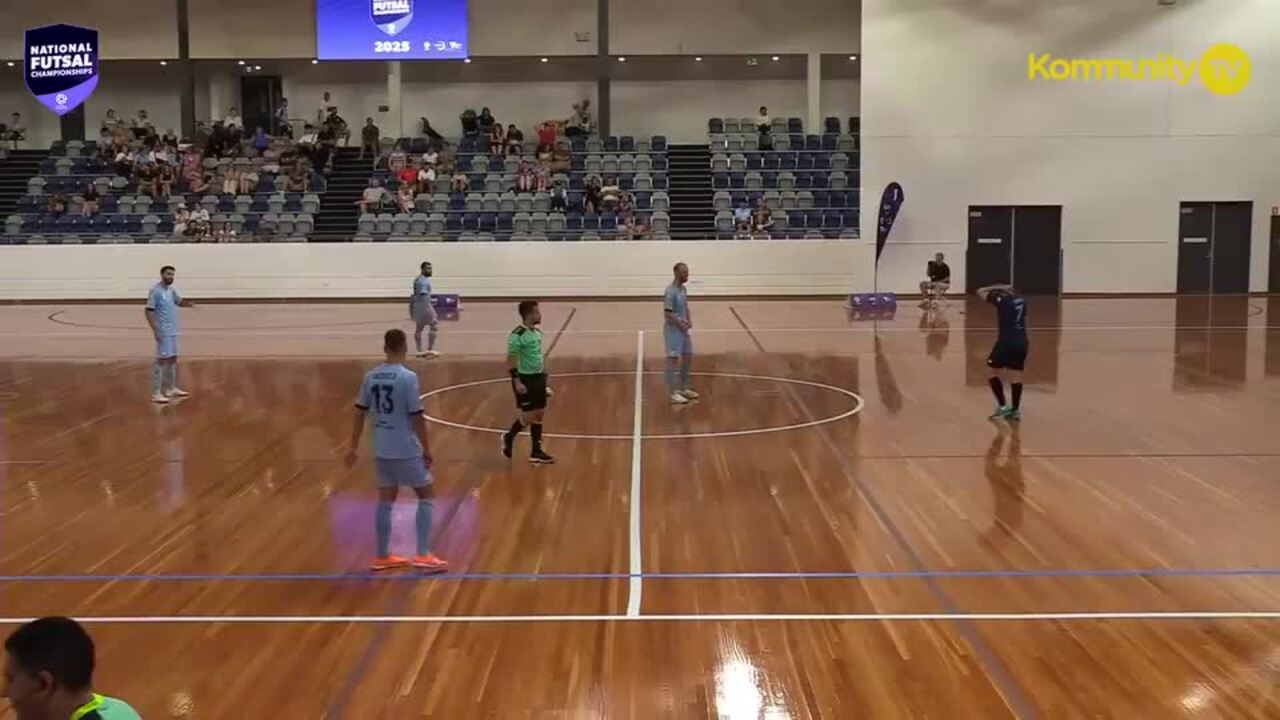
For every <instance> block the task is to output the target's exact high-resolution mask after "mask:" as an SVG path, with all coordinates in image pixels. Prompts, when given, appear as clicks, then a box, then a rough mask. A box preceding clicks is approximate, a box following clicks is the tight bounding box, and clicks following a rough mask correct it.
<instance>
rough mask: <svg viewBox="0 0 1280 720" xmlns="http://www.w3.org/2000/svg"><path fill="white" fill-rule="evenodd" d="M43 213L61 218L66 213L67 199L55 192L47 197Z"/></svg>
mask: <svg viewBox="0 0 1280 720" xmlns="http://www.w3.org/2000/svg"><path fill="white" fill-rule="evenodd" d="M44 209H45V212H47V213H48V214H50V215H52V216H54V217H62V215H63V213H65V212H66V211H67V199H66V198H65V197H63V196H62V193H61V192H57V191H55V192H54V193H53V194H52V195H50V196H49V202H48V203H47V204H46V205H45V208H44Z"/></svg>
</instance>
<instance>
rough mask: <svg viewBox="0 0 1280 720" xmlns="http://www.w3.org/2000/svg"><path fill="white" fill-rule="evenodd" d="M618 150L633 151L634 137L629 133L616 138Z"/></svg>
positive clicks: (634, 148)
mask: <svg viewBox="0 0 1280 720" xmlns="http://www.w3.org/2000/svg"><path fill="white" fill-rule="evenodd" d="M618 151H619V152H625V153H629V152H635V151H636V139H635V138H634V137H632V136H630V135H623V136H622V137H620V138H618Z"/></svg>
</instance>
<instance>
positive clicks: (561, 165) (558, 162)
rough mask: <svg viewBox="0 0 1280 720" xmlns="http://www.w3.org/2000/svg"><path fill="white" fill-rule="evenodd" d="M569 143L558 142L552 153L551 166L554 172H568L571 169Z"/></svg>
mask: <svg viewBox="0 0 1280 720" xmlns="http://www.w3.org/2000/svg"><path fill="white" fill-rule="evenodd" d="M569 154H570V153H569V144H568V143H556V146H555V150H553V151H552V153H551V167H550V170H551V172H553V173H567V172H569V170H570V163H569Z"/></svg>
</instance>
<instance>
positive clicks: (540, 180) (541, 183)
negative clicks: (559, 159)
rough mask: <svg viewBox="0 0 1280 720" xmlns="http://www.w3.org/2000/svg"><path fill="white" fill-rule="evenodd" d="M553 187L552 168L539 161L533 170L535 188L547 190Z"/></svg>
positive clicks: (540, 190) (541, 190)
mask: <svg viewBox="0 0 1280 720" xmlns="http://www.w3.org/2000/svg"><path fill="white" fill-rule="evenodd" d="M550 188H551V168H549V167H547V166H546V165H543V164H542V163H538V164H537V165H536V166H535V167H534V170H533V189H534V190H537V191H538V192H546V191H547V190H549V189H550Z"/></svg>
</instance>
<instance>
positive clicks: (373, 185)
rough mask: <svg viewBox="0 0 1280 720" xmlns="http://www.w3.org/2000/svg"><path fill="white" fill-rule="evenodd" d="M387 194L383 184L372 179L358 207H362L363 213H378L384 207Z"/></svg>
mask: <svg viewBox="0 0 1280 720" xmlns="http://www.w3.org/2000/svg"><path fill="white" fill-rule="evenodd" d="M386 194H387V189H386V188H384V187H382V183H380V182H378V180H377V178H374V179H371V180H370V181H369V187H367V188H365V189H364V193H363V194H362V195H361V196H360V199H359V200H357V201H356V205H357V206H359V207H360V212H361V213H367V212H377V211H378V209H379V208H381V207H382V198H383V197H384V196H385V195H386Z"/></svg>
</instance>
